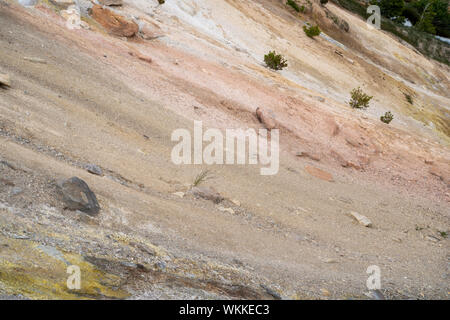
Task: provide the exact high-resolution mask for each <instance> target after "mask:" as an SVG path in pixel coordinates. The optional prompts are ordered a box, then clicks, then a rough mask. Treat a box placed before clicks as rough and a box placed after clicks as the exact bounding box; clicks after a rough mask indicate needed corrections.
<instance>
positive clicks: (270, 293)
mask: <svg viewBox="0 0 450 320" xmlns="http://www.w3.org/2000/svg"><path fill="white" fill-rule="evenodd" d="M260 286H261V288H263V289H264V290H265V291H266V292H267V294H269V295H271V296H272V297H273V298H274V299H275V300H282V299H283V298H282V297H281V296H280V295H279V294H278V293H276V292H275V291H274V290H273V289H271V288H269V287H268V286H266V285H264V284H261V285H260Z"/></svg>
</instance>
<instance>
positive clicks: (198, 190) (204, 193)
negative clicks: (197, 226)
mask: <svg viewBox="0 0 450 320" xmlns="http://www.w3.org/2000/svg"><path fill="white" fill-rule="evenodd" d="M190 192H191V193H192V194H193V195H194V196H195V197H199V198H203V199H206V200H211V201H212V202H214V203H219V202H221V201H222V200H223V197H222V196H221V195H220V194H219V193H218V192H217V191H216V190H214V188H212V187H193V188H192V189H191V190H190Z"/></svg>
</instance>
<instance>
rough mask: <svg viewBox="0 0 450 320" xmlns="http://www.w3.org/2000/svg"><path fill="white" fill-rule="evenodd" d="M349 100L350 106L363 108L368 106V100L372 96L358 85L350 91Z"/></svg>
mask: <svg viewBox="0 0 450 320" xmlns="http://www.w3.org/2000/svg"><path fill="white" fill-rule="evenodd" d="M350 95H351V97H352V98H351V100H350V106H351V107H352V108H356V109H363V108H368V107H369V102H370V100H372V98H373V97H372V96H369V95H367V94H365V93H364V92H363V91H362V90H361V88H360V87H358V88H355V89H353V90H352V91H351V92H350Z"/></svg>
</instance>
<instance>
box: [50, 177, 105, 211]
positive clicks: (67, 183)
mask: <svg viewBox="0 0 450 320" xmlns="http://www.w3.org/2000/svg"><path fill="white" fill-rule="evenodd" d="M58 186H59V188H60V190H61V193H62V195H63V200H64V202H65V204H66V209H69V210H80V211H82V212H85V213H87V214H89V215H96V214H98V213H99V211H100V205H99V204H98V201H97V197H96V196H95V194H94V193H93V192H92V191H91V189H89V186H88V185H87V184H86V182H84V181H83V180H81V179H80V178H77V177H72V178H70V179H67V180H62V181H59V182H58Z"/></svg>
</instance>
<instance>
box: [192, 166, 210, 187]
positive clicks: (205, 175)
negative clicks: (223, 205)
mask: <svg viewBox="0 0 450 320" xmlns="http://www.w3.org/2000/svg"><path fill="white" fill-rule="evenodd" d="M209 179H211V173H210V171H209V170H202V171H201V172H200V173H199V174H198V175H196V176H195V179H194V181H193V182H192V187H197V186H198V185H200V184H201V183H203V182H205V181H207V180H209Z"/></svg>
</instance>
